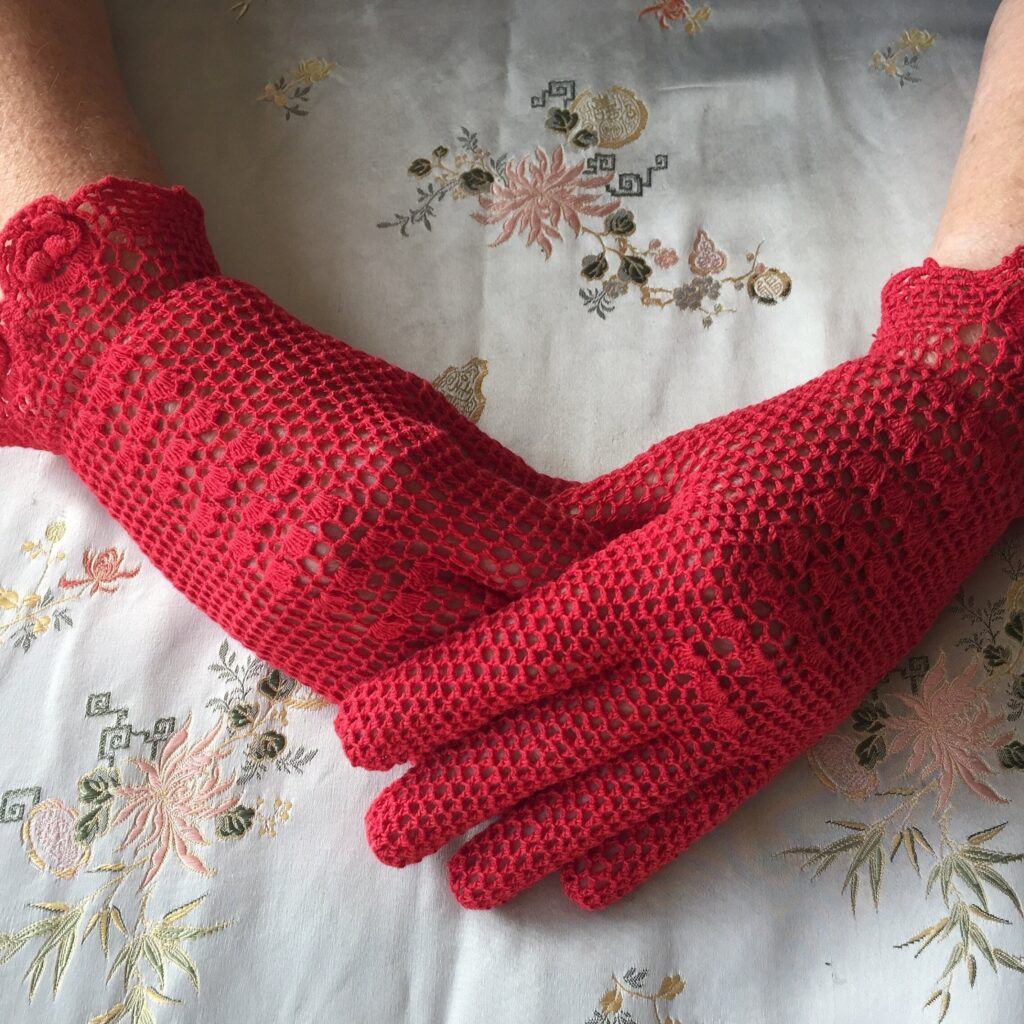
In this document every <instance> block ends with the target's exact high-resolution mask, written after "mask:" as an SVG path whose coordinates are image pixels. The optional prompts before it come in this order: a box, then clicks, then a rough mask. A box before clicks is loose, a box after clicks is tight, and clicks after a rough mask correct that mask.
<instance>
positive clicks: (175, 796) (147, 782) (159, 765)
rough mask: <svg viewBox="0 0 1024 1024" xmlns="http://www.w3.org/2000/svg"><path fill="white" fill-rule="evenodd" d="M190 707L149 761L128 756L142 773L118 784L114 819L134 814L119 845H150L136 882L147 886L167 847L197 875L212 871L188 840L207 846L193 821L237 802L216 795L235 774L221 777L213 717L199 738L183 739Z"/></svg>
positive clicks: (223, 752) (222, 754)
mask: <svg viewBox="0 0 1024 1024" xmlns="http://www.w3.org/2000/svg"><path fill="white" fill-rule="evenodd" d="M191 723H192V715H191V713H190V714H189V716H188V717H187V718H186V719H185V724H184V725H183V726H182V727H181V728H180V729H179V730H178V731H177V732H176V733H175V734H174V735H173V736H172V737H171V738H170V739H169V740H168V741H167V744H166V746H165V747H164V749H163V753H162V754H161V755H160V759H159V760H158V761H157V762H156V763H154V762H152V761H149V760H146V759H145V758H141V757H133V758H131V759H130V760H129V764H133V765H135V767H136V768H138V769H139V771H140V772H142V774H143V775H144V776H145V778H144V781H143V782H141V783H140V784H139V785H135V786H125V785H122V786H119V787H118V789H117V795H118V796H119V797H120V798H122V799H123V800H124V801H125V804H124V807H123V808H122V809H121V811H120V812H119V813H118V815H117V817H116V818H115V819H114V822H113V824H114V825H119V824H121V823H122V822H123V821H126V820H127V819H128V818H130V817H133V816H134V822H133V824H132V827H131V829H130V830H129V831H128V834H127V835H126V836H125V838H124V841H123V842H122V843H121V845H120V846H118V850H123V849H125V848H126V847H128V846H130V845H131V844H133V843H134V844H135V849H136V852H138V851H139V850H140V849H143V848H145V847H147V846H151V847H152V848H153V849H152V853H151V854H150V866H149V870H148V871H147V872H146V874H145V877H144V878H143V879H142V882H141V883H140V885H139V888H140V889H143V888H145V887H146V885H147V884H148V883H149V882H151V881H152V880H153V878H154V876H155V875H156V873H157V872H158V871H159V870H160V867H161V866H162V865H163V863H164V861H165V860H166V858H167V854H168V852H169V851H171V850H173V852H174V855H175V856H176V857H177V858H178V860H179V861H180V862H181V864H182V865H183V866H184V867H186V868H188V869H189V870H190V871H195V872H197V873H198V874H201V875H212V874H213V873H214V872H213V871H212V870H211V869H210V868H208V867H207V866H206V865H205V864H204V863H203V862H202V861H201V860H200V859H199V858H198V857H197V856H196V854H195V853H194V852H193V851H192V847H193V846H197V845H198V846H208V845H209V840H207V839H205V838H204V837H203V835H202V834H201V833H200V831H199V829H198V828H197V827H196V823H197V822H199V821H202V820H204V819H207V818H215V817H216V816H217V815H218V814H221V813H223V812H224V811H227V810H230V809H231V808H232V807H234V806H235V804H237V803H238V796H237V795H234V796H230V797H227V798H226V799H222V800H219V799H218V798H220V797H222V795H223V794H224V793H225V791H226V790H228V789H230V788H231V786H232V785H234V782H235V777H234V775H233V774H232V775H229V776H228V777H227V778H226V779H223V780H222V779H221V777H220V768H219V766H218V764H217V762H218V761H220V760H221V759H223V758H224V757H225V756H227V751H226V750H223V749H220V748H215V749H214V750H210V749H209V747H210V744H211V743H212V742H213V740H214V738H215V737H216V736H217V734H218V733H219V732H220V729H221V723H220V722H218V723H217V724H216V725H215V726H214V727H213V728H212V729H211V730H210V731H209V732H208V733H207V734H206V735H205V736H204V737H203V738H202V739H201V740H199V741H198V742H196V743H194V744H192V745H191V746H189V745H188V744H187V740H188V731H189V726H190V725H191Z"/></svg>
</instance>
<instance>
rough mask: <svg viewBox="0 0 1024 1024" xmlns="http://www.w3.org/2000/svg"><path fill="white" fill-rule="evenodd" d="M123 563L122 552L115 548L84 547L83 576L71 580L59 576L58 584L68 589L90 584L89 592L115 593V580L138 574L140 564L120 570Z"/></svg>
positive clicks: (128, 578) (129, 577)
mask: <svg viewBox="0 0 1024 1024" xmlns="http://www.w3.org/2000/svg"><path fill="white" fill-rule="evenodd" d="M123 563H124V554H123V552H121V551H118V550H117V548H106V549H104V550H103V551H92V550H90V549H89V548H86V550H85V551H84V552H83V554H82V571H83V572H84V573H85V576H84V578H82V579H80V580H71V579H68V578H67V576H61V578H60V586H61V587H64V588H65V589H70V588H72V587H82V586H89V585H90V584H91V589H90V590H89V593H90V594H96V593H99V591H101V590H102V591H103V592H104V593H105V594H114V593H117V586H116V583H117V581H118V580H130V579H132V577H134V576H138V574H139V569H140V568H141V566H138V565H137V566H135V568H134V569H128V570H126V571H122V569H121V565H122V564H123Z"/></svg>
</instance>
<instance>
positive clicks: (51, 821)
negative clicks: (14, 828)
mask: <svg viewBox="0 0 1024 1024" xmlns="http://www.w3.org/2000/svg"><path fill="white" fill-rule="evenodd" d="M77 818H78V812H77V811H75V809H74V808H73V807H68V805H67V804H66V803H64V801H63V800H60V799H58V798H57V797H51V798H50V799H49V800H43V801H42V802H41V803H38V804H36V805H35V807H33V808H32V810H31V811H29V813H28V814H27V815H26V817H25V822H24V824H23V825H22V828H21V839H22V842H23V843H24V844H25V852H26V853H27V854H28V858H29V860H30V861H32V863H33V864H35V866H36V867H37V868H39V870H40V871H43V872H46V871H49V872H50V873H51V874H54V875H56V876H57V877H58V878H73V877H74V876H75V875H76V874H77V873H78V869H79V868H81V867H84V866H85V865H86V864H87V863H88V862H89V853H90V851H89V848H88V847H84V848H83V847H82V846H81V845H80V844H79V843H78V841H77V840H76V839H75V822H76V820H77Z"/></svg>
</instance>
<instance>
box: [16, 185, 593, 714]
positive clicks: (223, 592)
mask: <svg viewBox="0 0 1024 1024" xmlns="http://www.w3.org/2000/svg"><path fill="white" fill-rule="evenodd" d="M0 288H2V290H3V296H4V297H3V303H2V305H0V445H18V446H25V447H34V448H41V449H45V450H49V451H52V452H57V453H60V454H62V455H63V456H64V457H65V458H66V459H67V460H68V462H69V463H70V464H71V466H72V468H73V469H74V470H75V472H76V473H77V474H78V475H79V476H80V477H81V478H82V480H83V481H84V482H85V483H86V484H87V485H88V487H89V488H90V489H91V490H92V491H93V493H94V494H95V495H96V497H97V498H98V499H99V501H100V502H101V503H102V504H103V505H104V506H105V507H106V509H107V510H108V511H109V512H110V513H111V514H112V515H113V516H114V517H115V518H116V519H117V520H118V521H119V522H120V523H121V524H122V525H123V526H124V528H125V529H126V530H127V532H128V533H129V534H130V535H131V536H132V538H133V539H134V540H135V541H136V543H137V544H138V545H139V547H140V548H141V549H142V550H143V551H144V552H145V553H146V555H147V556H148V557H149V559H150V560H151V561H152V562H153V564H154V565H156V566H157V568H158V569H160V571H161V572H163V573H164V575H165V576H167V578H168V579H169V580H170V581H171V582H172V583H173V584H174V586H175V587H177V589H178V590H180V591H182V592H183V593H184V594H185V595H186V597H188V598H189V599H190V600H191V601H192V602H193V603H194V604H195V605H197V606H198V607H199V608H201V609H202V610H203V611H204V612H206V613H207V614H208V615H209V616H210V617H211V618H212V619H214V620H215V621H216V622H218V623H219V624H220V625H221V626H222V627H223V628H224V629H225V630H227V631H228V632H229V633H230V634H231V635H232V636H234V637H236V638H237V639H238V640H240V641H241V642H242V643H244V644H245V645H246V646H247V647H249V648H251V649H252V650H253V651H255V652H256V653H257V654H258V655H259V656H260V657H261V658H265V659H266V660H267V661H269V662H270V663H271V664H273V665H275V666H277V667H279V668H281V669H283V670H284V671H286V672H288V673H290V674H292V675H294V676H295V677H296V678H298V679H299V680H301V681H302V682H304V683H306V684H308V685H310V686H312V687H314V688H315V689H317V690H318V691H320V692H322V693H325V694H327V695H328V696H332V695H335V694H337V692H338V691H339V689H340V688H341V687H343V686H345V685H348V684H349V683H351V682H352V681H353V680H356V679H359V678H363V677H365V676H367V675H369V674H372V673H373V672H376V671H379V670H381V669H382V668H384V667H387V666H389V665H392V664H394V663H395V662H396V661H398V660H400V659H401V658H402V657H404V656H405V655H407V654H408V653H409V652H410V651H411V650H414V649H415V648H417V647H418V646H420V645H422V644H424V643H427V642H430V641H431V640H434V639H437V638H438V637H439V636H442V635H444V634H445V633H446V632H448V631H449V630H451V629H454V628H457V627H459V626H460V625H464V624H465V623H467V622H469V621H471V620H472V619H473V618H474V617H477V616H479V615H481V614H482V613H484V612H487V611H492V610H494V609H497V608H500V607H502V606H503V605H504V604H505V603H506V602H507V601H508V600H509V599H510V597H511V596H513V595H516V594H519V593H521V592H522V591H523V590H524V589H525V588H526V587H527V586H528V585H529V584H531V583H533V582H536V581H538V580H542V579H545V578H550V577H553V576H555V575H557V573H558V572H559V571H560V570H561V569H562V568H564V567H565V566H566V565H568V564H569V562H570V561H571V560H572V559H573V558H576V557H578V556H579V555H580V554H582V553H585V552H587V551H592V550H596V549H597V548H598V547H599V546H600V544H601V543H603V536H602V534H601V533H600V532H598V531H597V530H596V529H594V528H593V527H591V526H589V525H587V524H585V523H584V521H583V519H582V517H580V516H579V515H575V514H573V515H570V514H567V513H566V512H564V511H559V510H558V509H555V508H554V507H553V506H551V505H549V504H548V503H546V501H545V498H546V497H547V495H549V494H550V493H553V492H555V491H557V490H560V489H564V488H565V487H566V486H567V484H566V482H565V481H561V480H557V479H555V478H552V477H546V476H543V475H541V474H538V473H535V472H534V471H533V470H532V469H530V467H528V466H527V465H526V464H525V463H524V462H523V461H522V460H521V459H519V458H518V457H517V456H515V455H513V454H512V453H511V452H509V451H507V450H506V449H505V448H503V447H502V446H501V445H499V444H498V443H497V442H495V441H493V440H491V439H490V438H488V437H487V436H486V435H485V434H483V433H482V432H481V431H480V430H478V429H477V428H476V427H474V426H473V425H472V424H471V423H469V421H468V420H466V419H465V417H463V416H461V415H460V414H459V413H458V412H457V411H456V410H455V409H454V408H453V407H452V406H451V404H450V403H449V402H448V401H446V400H445V398H444V397H443V396H441V395H440V394H438V392H437V391H436V390H435V389H434V388H432V387H431V386H430V385H429V384H428V383H427V382H426V381H424V380H422V379H421V378H419V377H416V376H414V375H413V374H410V373H406V372H404V371H402V370H399V369H397V368H395V367H393V366H390V365H388V364H387V363H385V362H383V361H382V360H380V359H377V358H375V357H373V356H370V355H367V354H366V353H363V352H359V351H357V350H355V349H353V348H350V347H349V346H348V345H346V344H344V343H343V342H341V341H338V340H336V339H334V338H330V337H327V336H326V335H324V334H321V333H320V332H318V331H316V330H314V329H313V328H311V327H308V326H306V325H304V324H302V323H300V322H299V321H298V320H296V319H295V318H294V317H292V316H291V315H290V314H288V313H287V312H285V311H284V310H283V309H281V308H280V307H279V306H276V305H275V304H274V303H273V302H272V301H271V300H270V299H268V298H267V297H266V296H265V295H264V294H262V293H261V292H260V291H258V290H257V289H256V288H254V287H252V286H251V285H248V284H244V283H243V282H240V281H235V280H232V279H229V278H226V277H224V276H222V275H221V274H220V272H219V269H218V266H217V263H216V261H215V259H214V256H213V254H212V252H211V250H210V246H209V244H208V242H207V239H206V234H205V230H204V223H203V213H202V209H201V207H200V205H199V203H198V202H197V201H196V200H195V199H194V198H193V197H192V196H190V195H189V194H188V193H187V192H186V191H185V190H184V189H182V188H180V187H176V188H170V189H166V188H159V187H157V186H153V185H148V184H143V183H140V182H133V181H126V180H121V179H113V178H107V179H104V180H102V181H99V182H96V183H93V184H90V185H87V186H85V187H83V188H82V189H79V190H78V191H77V192H76V193H75V194H74V195H73V196H71V197H70V198H69V199H68V200H67V201H66V202H65V201H61V200H59V199H57V198H55V197H53V196H46V197H43V198H41V199H38V200H36V201H35V202H33V203H31V204H30V205H28V206H27V207H25V208H24V209H23V210H22V211H20V212H19V213H18V214H17V215H15V216H14V217H13V218H12V219H11V220H10V221H9V223H8V224H7V225H6V227H5V228H4V230H3V232H2V233H0Z"/></svg>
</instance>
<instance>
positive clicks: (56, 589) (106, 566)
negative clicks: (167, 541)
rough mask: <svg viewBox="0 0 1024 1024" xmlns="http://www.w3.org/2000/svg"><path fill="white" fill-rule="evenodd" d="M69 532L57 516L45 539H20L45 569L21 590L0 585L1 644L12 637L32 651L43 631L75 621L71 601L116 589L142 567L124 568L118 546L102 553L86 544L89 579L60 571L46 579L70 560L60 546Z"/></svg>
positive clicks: (56, 629)
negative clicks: (52, 579) (55, 578)
mask: <svg viewBox="0 0 1024 1024" xmlns="http://www.w3.org/2000/svg"><path fill="white" fill-rule="evenodd" d="M66 532H67V526H66V525H65V524H64V523H63V522H61V521H60V520H55V521H54V522H52V523H50V524H49V525H48V526H47V527H46V530H45V532H44V535H43V540H41V541H36V540H27V541H25V543H24V544H22V546H21V552H22V554H23V555H26V556H27V557H28V559H29V561H33V562H34V561H40V560H41V571H40V573H39V575H38V576H37V578H36V580H35V581H34V583H32V584H31V585H29V586H28V587H27V588H24V589H22V590H20V591H19V590H15V589H13V588H11V587H9V586H5V585H3V584H0V646H2V645H3V644H4V642H5V641H7V640H10V641H12V642H13V644H14V646H15V647H20V648H21V649H22V650H23V651H25V652H28V651H29V650H31V648H32V645H33V644H34V643H35V641H36V640H37V639H38V638H39V637H41V636H43V635H44V634H46V633H50V632H53V633H59V632H61V630H63V629H69V628H70V627H71V626H73V625H74V620H73V619H72V618H71V614H70V612H69V610H68V606H69V605H71V604H74V603H75V602H76V601H80V600H83V599H85V598H89V597H95V596H96V595H97V594H99V593H101V592H102V593H105V594H114V593H117V591H118V590H119V587H118V585H117V584H118V583H119V581H121V580H127V579H132V578H133V577H135V576H137V575H138V574H139V570H140V568H141V567H140V566H135V567H133V568H131V569H124V568H122V566H123V565H124V554H123V552H121V551H119V550H117V549H116V548H106V549H105V550H103V551H99V552H93V551H92V550H91V549H88V548H87V549H86V550H85V552H84V553H83V555H82V569H83V571H84V573H85V578H83V579H69V578H68V577H67V576H66V575H63V574H62V575H61V577H60V579H59V580H58V581H56V583H52V584H48V583H47V577H48V576H49V575H50V572H51V570H52V569H54V567H55V566H57V565H59V564H60V563H61V562H64V561H66V559H67V555H66V554H65V552H64V551H63V550H62V549H61V548H58V546H57V545H58V544H59V543H60V542H61V541H62V540H63V539H64V536H65V534H66ZM8 615H9V616H10V617H9V618H8Z"/></svg>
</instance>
